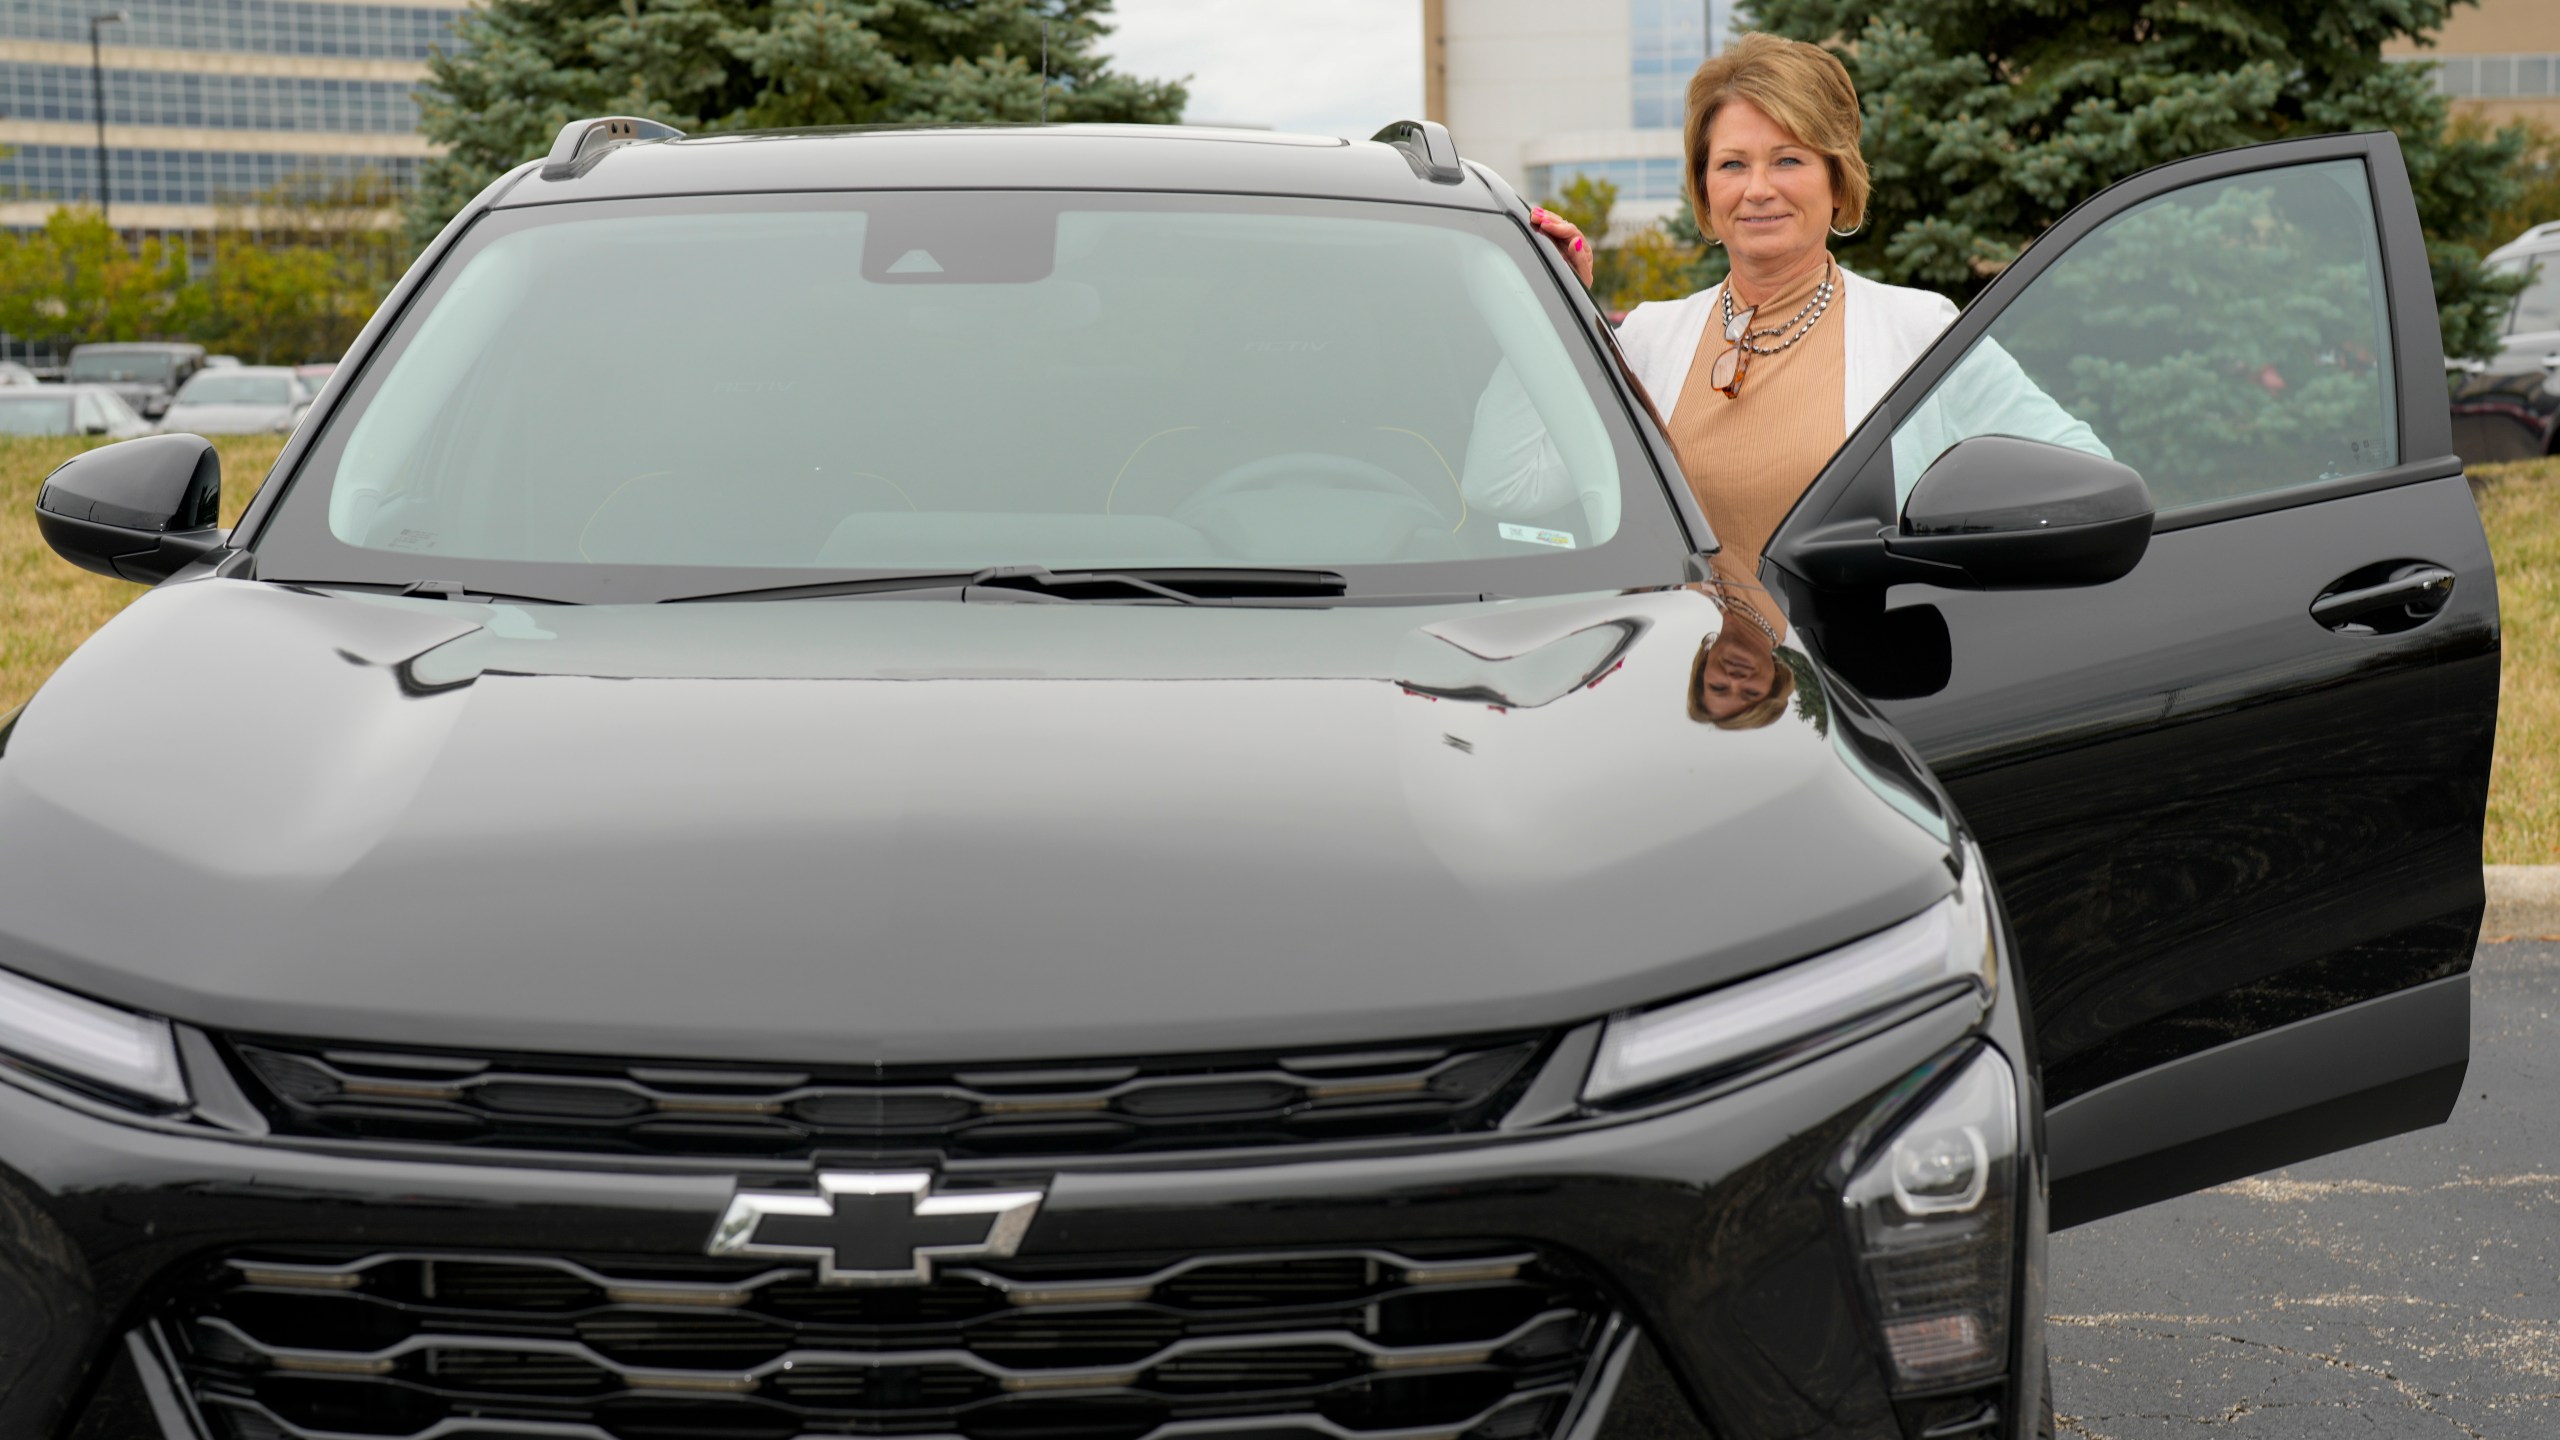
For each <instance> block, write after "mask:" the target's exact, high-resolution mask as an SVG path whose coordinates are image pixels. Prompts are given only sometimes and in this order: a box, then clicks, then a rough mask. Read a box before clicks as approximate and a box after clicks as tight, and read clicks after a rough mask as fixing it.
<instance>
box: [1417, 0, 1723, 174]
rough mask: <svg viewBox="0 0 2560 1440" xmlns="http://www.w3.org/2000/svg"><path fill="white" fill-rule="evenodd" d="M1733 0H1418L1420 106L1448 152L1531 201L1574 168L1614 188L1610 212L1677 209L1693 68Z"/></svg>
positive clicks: (1713, 41)
mask: <svg viewBox="0 0 2560 1440" xmlns="http://www.w3.org/2000/svg"><path fill="white" fill-rule="evenodd" d="M1733 9H1734V0H1577V3H1571V4H1561V5H1560V4H1555V3H1551V0H1423V71H1424V73H1423V90H1424V108H1425V111H1426V113H1428V114H1429V115H1430V116H1431V118H1433V119H1435V120H1438V121H1439V122H1441V123H1442V124H1444V125H1446V126H1448V127H1449V131H1450V133H1451V134H1452V135H1453V136H1455V137H1456V139H1457V142H1458V153H1460V154H1462V155H1465V156H1467V157H1469V158H1470V159H1475V160H1480V161H1483V162H1484V163H1485V164H1487V165H1490V166H1492V167H1493V168H1494V169H1495V170H1497V171H1500V172H1501V173H1502V174H1503V175H1504V176H1506V177H1507V178H1509V179H1510V181H1511V183H1512V184H1514V185H1515V186H1518V187H1520V188H1521V190H1522V192H1523V193H1524V194H1527V195H1529V196H1530V197H1531V198H1532V199H1541V198H1545V197H1547V196H1551V195H1554V194H1556V193H1558V192H1559V191H1561V190H1562V189H1563V188H1564V187H1565V186H1567V185H1569V184H1571V183H1572V182H1573V179H1574V177H1575V176H1577V175H1594V176H1598V177H1600V178H1602V179H1605V180H1608V181H1610V182H1611V183H1613V184H1615V185H1616V186H1617V187H1618V210H1617V218H1618V219H1619V220H1621V221H1623V222H1629V223H1636V224H1642V223H1645V222H1648V221H1652V220H1657V219H1661V218H1663V217H1665V216H1668V215H1670V214H1671V213H1673V212H1674V211H1675V210H1677V209H1679V208H1680V207H1681V204H1682V200H1681V188H1680V120H1681V113H1682V107H1683V103H1684V100H1685V96H1686V93H1687V86H1688V82H1689V76H1690V74H1691V72H1693V71H1695V70H1696V69H1697V68H1698V66H1699V64H1700V63H1702V62H1703V61H1705V59H1706V58H1707V57H1708V56H1709V55H1711V54H1714V53H1715V51H1716V50H1717V49H1718V48H1719V47H1720V46H1722V45H1723V44H1724V42H1725V40H1726V38H1727V37H1728V35H1729V34H1730V32H1731V29H1732V25H1733Z"/></svg>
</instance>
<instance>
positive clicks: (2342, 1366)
mask: <svg viewBox="0 0 2560 1440" xmlns="http://www.w3.org/2000/svg"><path fill="white" fill-rule="evenodd" d="M2142 1320H2150V1321H2154V1322H2157V1321H2162V1320H2167V1321H2170V1322H2171V1323H2173V1324H2174V1323H2175V1317H2172V1316H2165V1315H2163V1316H2129V1315H2054V1316H2050V1317H2048V1318H2047V1323H2048V1324H2057V1325H2071V1326H2074V1327H2077V1328H2081V1329H2089V1330H2114V1331H2119V1332H2121V1333H2124V1334H2127V1335H2138V1336H2141V1337H2143V1338H2144V1339H2150V1340H2170V1341H2176V1340H2198V1339H2204V1340H2219V1341H2222V1342H2224V1343H2225V1344H2230V1345H2245V1346H2248V1347H2249V1348H2251V1349H2254V1350H2264V1351H2266V1352H2267V1353H2268V1354H2270V1355H2282V1356H2284V1357H2285V1358H2286V1359H2289V1360H2298V1361H2304V1362H2308V1363H2310V1364H2314V1365H2322V1366H2326V1367H2328V1368H2330V1369H2333V1370H2343V1371H2346V1372H2347V1373H2349V1374H2353V1375H2361V1376H2365V1377H2367V1378H2369V1379H2374V1380H2379V1381H2381V1382H2382V1383H2384V1384H2386V1385H2388V1386H2390V1387H2391V1388H2392V1389H2393V1390H2394V1391H2396V1392H2398V1394H2399V1396H2400V1398H2401V1399H2403V1400H2405V1401H2407V1402H2408V1403H2409V1404H2410V1405H2411V1406H2412V1407H2413V1408H2415V1409H2418V1410H2421V1411H2424V1412H2425V1413H2427V1414H2429V1415H2432V1416H2434V1417H2435V1418H2437V1419H2439V1420H2442V1421H2443V1422H2444V1423H2445V1424H2447V1425H2450V1426H2452V1427H2453V1428H2454V1429H2455V1430H2457V1431H2459V1432H2461V1433H2462V1435H2463V1436H2465V1437H2466V1440H2488V1437H2487V1436H2485V1435H2483V1434H2482V1433H2481V1432H2480V1431H2478V1430H2474V1429H2472V1428H2471V1427H2470V1426H2469V1425H2466V1424H2464V1423H2463V1422H2462V1421H2461V1420H2459V1419H2457V1418H2455V1417H2454V1416H2451V1415H2448V1414H2446V1413H2445V1412H2444V1411H2442V1410H2439V1409H2437V1408H2436V1405H2435V1402H2436V1401H2439V1400H2448V1399H2451V1398H2452V1397H2451V1396H2449V1395H2445V1394H2442V1393H2440V1392H2437V1391H2434V1390H2429V1389H2426V1388H2425V1387H2423V1386H2420V1385H2416V1384H2413V1383H2411V1382H2409V1381H2407V1380H2403V1379H2401V1378H2400V1376H2399V1375H2398V1374H2396V1373H2394V1372H2393V1371H2391V1370H2390V1369H2388V1368H2386V1367H2384V1366H2380V1365H2367V1364H2365V1363H2363V1362H2361V1361H2356V1360H2350V1359H2348V1358H2347V1357H2345V1356H2343V1355H2334V1354H2331V1353H2329V1352H2327V1351H2324V1350H2303V1349H2298V1348H2296V1347H2294V1346H2290V1345H2279V1344H2277V1343H2276V1342H2274V1341H2272V1340H2258V1339H2253V1338H2251V1337H2249V1336H2246V1335H2235V1334H2233V1333H2231V1332H2230V1331H2228V1330H2223V1329H2217V1328H2212V1327H2211V1325H2210V1322H2208V1323H2207V1325H2205V1326H2203V1327H2199V1329H2198V1330H2194V1331H2184V1330H2175V1329H2162V1328H2159V1327H2158V1326H2157V1325H2156V1324H2153V1325H2144V1324H2141V1323H2138V1322H2139V1321H2142ZM2261 1408H2263V1407H2262V1406H2261V1405H2259V1404H2258V1403H2257V1402H2254V1401H2248V1400H2242V1401H2240V1402H2238V1403H2236V1404H2234V1405H2233V1406H2231V1407H2230V1408H2229V1409H2228V1410H2225V1411H2224V1412H2223V1413H2222V1414H2220V1415H2184V1416H2166V1415H2163V1416H2159V1417H2156V1418H2159V1419H2164V1420H2165V1419H2181V1420H2185V1421H2187V1422H2188V1423H2190V1424H2198V1425H2229V1424H2232V1423H2234V1422H2236V1421H2238V1420H2239V1419H2240V1418H2241V1417H2242V1416H2244V1415H2248V1414H2250V1413H2251V1412H2253V1411H2256V1410H2258V1409H2261ZM2055 1423H2056V1425H2057V1426H2059V1425H2060V1423H2061V1422H2060V1420H2059V1418H2057V1419H2056V1421H2055ZM2075 1423H2076V1422H2075ZM2075 1433H2082V1432H2075Z"/></svg>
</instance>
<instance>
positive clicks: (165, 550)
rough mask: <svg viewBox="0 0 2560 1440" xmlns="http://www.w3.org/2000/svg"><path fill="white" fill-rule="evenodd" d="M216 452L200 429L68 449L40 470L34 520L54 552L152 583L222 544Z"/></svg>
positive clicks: (105, 571)
mask: <svg viewBox="0 0 2560 1440" xmlns="http://www.w3.org/2000/svg"><path fill="white" fill-rule="evenodd" d="M221 511H222V458H221V457H220V456H219V455H217V454H215V453H214V448H213V442H211V441H209V440H207V439H205V438H204V437H203V436H201V435H146V436H144V437H142V438H141V439H138V440H127V441H124V442H123V443H121V444H117V445H103V446H100V447H99V448H97V449H95V450H91V451H88V452H86V453H84V454H80V455H74V456H72V457H71V458H70V459H68V460H65V461H63V462H62V463H61V464H60V465H59V466H56V467H55V469H54V472H53V473H52V474H50V475H48V476H46V477H45V481H44V488H43V489H42V490H40V491H38V492H37V494H36V526H37V528H38V529H40V530H42V531H43V532H44V539H45V543H46V544H48V545H51V546H52V547H53V549H54V553H55V554H57V555H60V556H61V557H62V558H63V559H65V560H68V561H70V562H71V563H72V564H74V565H77V566H79V567H80V568H81V569H83V570H94V571H96V572H97V573H99V574H101V575H112V576H114V577H116V578H117V579H119V580H131V581H133V582H135V583H136V584H141V585H152V584H157V583H158V582H160V581H162V580H165V579H167V578H168V577H169V576H170V575H172V574H174V573H176V572H177V571H178V570H180V569H182V568H184V567H185V566H187V565H190V564H193V563H194V562H196V561H198V560H201V559H203V558H204V557H205V556H206V555H208V554H210V553H212V552H213V551H214V550H216V549H218V548H220V547H221V545H222V542H223V539H224V535H223V532H222V531H221V530H220V529H217V528H216V526H215V522H216V521H217V520H219V519H220V518H221Z"/></svg>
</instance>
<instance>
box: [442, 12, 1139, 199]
mask: <svg viewBox="0 0 2560 1440" xmlns="http://www.w3.org/2000/svg"><path fill="white" fill-rule="evenodd" d="M1110 9H1111V0H970V3H967V4H954V3H950V0H484V3H483V4H481V5H478V6H475V7H474V8H473V9H472V10H470V11H469V12H467V13H466V14H465V15H464V16H463V18H462V20H461V21H460V22H459V23H458V24H457V25H456V27H455V38H456V40H457V41H458V42H459V44H458V46H457V47H456V48H455V49H454V50H453V51H452V52H450V53H439V54H437V55H435V56H433V57H432V58H430V59H429V61H428V62H427V68H428V74H429V79H428V83H427V86H426V87H425V88H424V89H423V90H422V91H421V92H420V112H421V117H422V128H423V129H424V130H425V131H426V134H427V136H428V138H430V139H432V140H435V141H437V142H439V143H440V144H443V145H445V146H447V147H449V148H448V149H447V150H446V152H445V153H444V154H443V155H441V156H439V157H437V158H436V159H434V160H432V161H429V162H428V163H427V165H426V166H425V167H424V168H423V170H422V171H421V173H420V176H419V183H418V188H417V190H416V192H415V193H414V195H413V196H412V198H411V200H410V202H409V207H408V218H409V228H410V235H411V239H412V240H413V241H414V242H415V243H419V244H423V243H425V242H426V240H428V239H429V238H431V237H432V236H433V235H434V234H435V232H436V231H437V230H438V229H439V228H441V227H442V226H443V224H444V222H445V220H446V219H447V218H448V217H450V216H451V215H452V214H453V213H454V212H455V211H456V210H458V209H460V208H461V207H462V206H463V204H464V203H465V202H467V201H469V200H470V198H471V197H472V196H473V195H474V194H476V193H478V191H479V190H480V188H481V187H482V186H484V185H486V184H487V183H488V182H489V181H491V180H493V179H495V178H496V177H497V176H499V175H500V174H502V173H504V172H505V171H506V170H507V169H508V168H509V167H511V166H514V165H516V164H518V163H519V162H521V161H524V160H528V159H531V158H533V157H535V156H537V155H540V154H542V153H543V152H544V150H546V149H547V148H548V147H549V146H550V144H551V141H552V138H553V137H554V136H555V135H557V134H558V133H559V130H560V127H561V126H563V125H565V124H567V123H568V122H569V121H571V120H574V119H577V118H578V117H580V116H585V115H611V114H620V115H644V116H648V117H649V118H651V119H656V120H664V121H666V122H667V123H668V124H671V125H674V126H676V127H678V128H679V129H682V130H685V131H687V132H688V133H702V132H707V131H719V130H744V129H767V128H774V127H780V126H794V125H865V124H883V123H912V122H962V123H965V122H970V121H990V120H994V121H1007V120H1010V121H1030V120H1036V119H1038V118H1040V117H1041V115H1042V114H1043V110H1044V106H1045V112H1046V115H1047V117H1048V118H1049V119H1051V120H1062V121H1063V120H1082V121H1090V120H1106V121H1131V122H1141V123H1167V122H1171V121H1174V120H1177V119H1179V118H1180V117H1181V114H1182V107H1183V103H1184V100H1185V95H1184V92H1183V87H1182V85H1181V84H1180V82H1177V81H1162V80H1139V79H1133V78H1131V77H1129V76H1126V75H1120V74H1116V73H1114V72H1112V71H1111V70H1110V69H1108V68H1107V66H1106V64H1105V61H1104V59H1103V57H1101V56H1099V55H1096V54H1095V53H1094V51H1093V46H1094V44H1095V42H1096V41H1098V40H1100V39H1101V38H1102V37H1103V36H1104V35H1106V34H1108V33H1109V27H1108V25H1107V24H1105V23H1104V17H1106V16H1107V15H1108V13H1109V11H1110ZM1044 42H1045V45H1046V51H1047V78H1046V83H1045V84H1044V83H1043V78H1042V50H1043V45H1044Z"/></svg>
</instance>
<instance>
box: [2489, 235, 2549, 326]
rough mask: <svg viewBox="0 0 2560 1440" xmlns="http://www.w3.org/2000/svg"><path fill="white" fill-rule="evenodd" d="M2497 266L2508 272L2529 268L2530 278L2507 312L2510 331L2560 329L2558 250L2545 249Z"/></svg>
mask: <svg viewBox="0 0 2560 1440" xmlns="http://www.w3.org/2000/svg"><path fill="white" fill-rule="evenodd" d="M2499 268H2500V269H2502V270H2506V271H2508V272H2510V273H2512V272H2513V271H2516V270H2520V269H2530V270H2531V271H2532V272H2533V278H2532V279H2530V280H2528V281H2526V282H2525V287H2524V293H2522V294H2520V295H2518V296H2516V308H2515V309H2514V310H2513V311H2511V312H2509V314H2508V316H2507V333H2508V334H2510V335H2541V334H2547V333H2549V332H2551V331H2554V330H2560V251H2548V250H2546V251H2544V252H2542V253H2541V254H2539V255H2535V256H2532V257H2530V258H2525V259H2517V260H2510V261H2506V262H2503V263H2502V264H2501V265H2500V266H2499Z"/></svg>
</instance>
